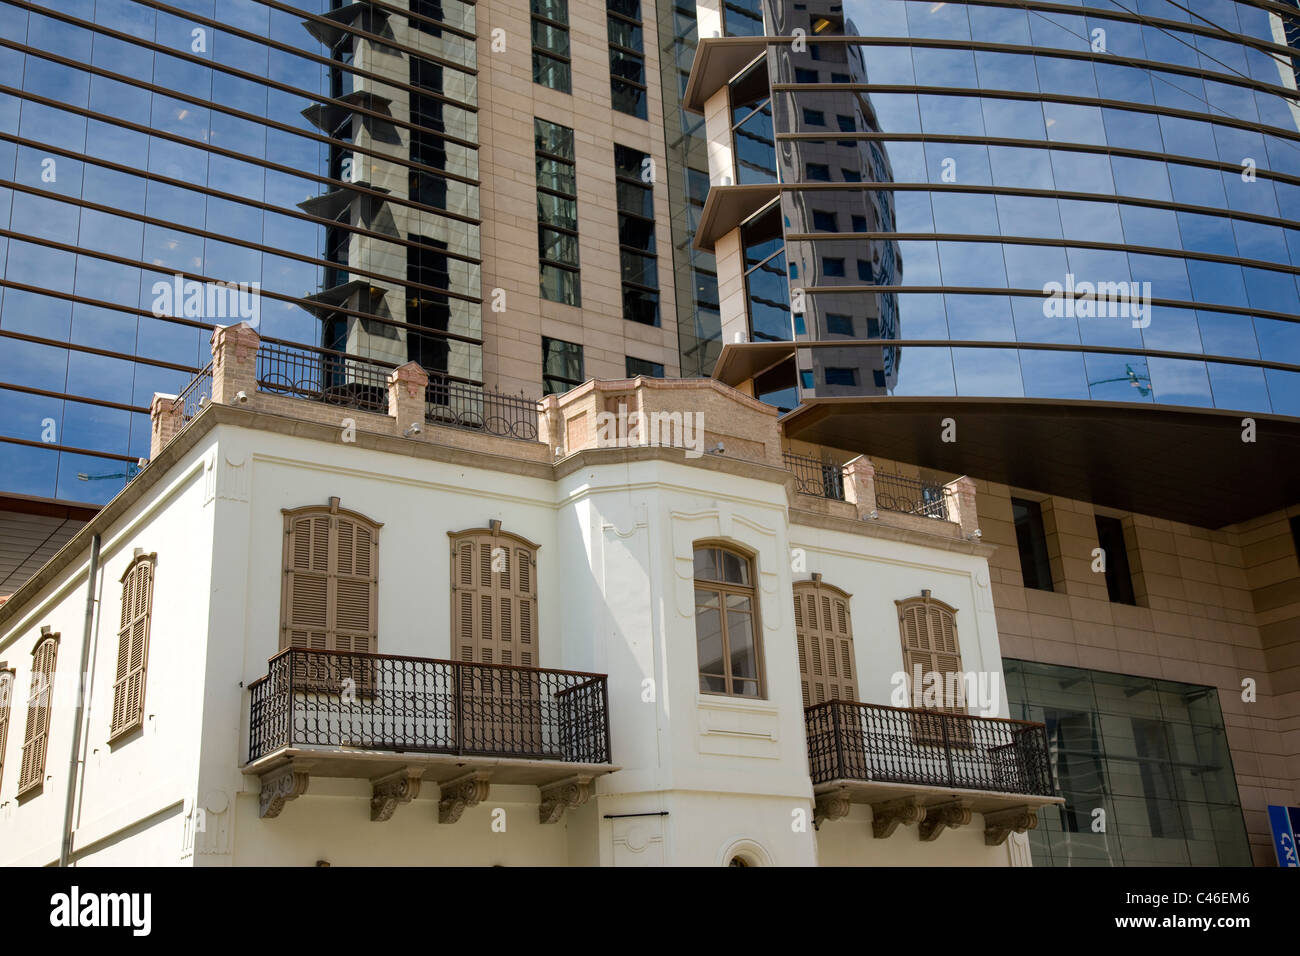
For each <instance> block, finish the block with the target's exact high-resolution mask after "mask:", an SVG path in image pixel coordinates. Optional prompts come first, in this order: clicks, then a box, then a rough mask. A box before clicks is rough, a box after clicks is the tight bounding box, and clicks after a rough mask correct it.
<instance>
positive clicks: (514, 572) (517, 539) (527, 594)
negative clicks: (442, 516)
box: [447, 521, 542, 668]
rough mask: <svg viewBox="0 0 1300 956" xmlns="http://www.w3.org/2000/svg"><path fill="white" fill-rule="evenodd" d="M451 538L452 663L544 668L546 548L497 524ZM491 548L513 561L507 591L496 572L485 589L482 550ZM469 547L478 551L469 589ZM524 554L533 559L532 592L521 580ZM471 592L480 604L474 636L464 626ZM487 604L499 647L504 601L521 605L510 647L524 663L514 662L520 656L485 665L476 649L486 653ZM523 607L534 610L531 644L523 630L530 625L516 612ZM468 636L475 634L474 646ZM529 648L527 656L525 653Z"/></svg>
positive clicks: (474, 607) (473, 607) (473, 609)
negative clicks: (465, 559) (542, 568)
mask: <svg viewBox="0 0 1300 956" xmlns="http://www.w3.org/2000/svg"><path fill="white" fill-rule="evenodd" d="M447 538H448V541H449V546H450V549H451V560H450V562H449V564H450V571H451V581H450V583H451V602H450V603H451V647H450V654H451V659H452V660H454V661H459V662H462V663H469V664H498V665H502V666H507V667H531V668H539V667H541V621H540V619H539V615H540V610H541V608H540V605H541V600H540V596H541V590H540V588H539V586H538V579H537V575H538V571H539V562H538V559H537V555H538V552H539V551H540V550H541V547H542V546H541V545H539V544H536V543H535V542H533V541H530V540H528V539H527V538H525V537H523V536H522V535H519V534H515V533H514V532H511V531H505V530H502V528H501V523H500V522H499V521H494V522H492V523H491V524H490V525H489V526H488V527H486V528H466V529H464V530H463V531H448V532H447ZM485 544H490V546H491V547H493V548H496V547H501V548H504V549H505V552H506V554H507V555H508V557H507V564H506V572H505V573H506V574H507V575H509V586H508V587H507V588H503V587H502V586H501V580H500V572H496V571H493V572H492V581H491V582H489V583H488V584H486V585H485V584H484V582H483V580H482V573H481V572H482V553H481V549H482V547H483V546H484V545H485ZM466 545H470V546H472V547H473V549H474V551H473V553H472V555H471V557H470V560H471V562H473V563H472V564H471V565H470V567H469V570H470V574H469V581H468V582H467V583H466V582H465V573H464V572H465V570H466V567H465V565H464V564H463V563H462V554H463V551H462V549H463V548H464V547H465V546H466ZM521 553H523V554H525V555H526V556H527V561H528V569H529V570H528V586H527V587H521V586H520V575H519V573H518V569H519V567H520V564H519V560H520V554H521ZM490 554H491V552H489V557H490ZM466 591H467V592H469V593H470V594H471V595H473V596H475V597H477V598H478V600H477V601H471V604H470V608H469V611H470V621H469V629H468V631H467V630H466V622H465V620H464V613H463V612H464V607H463V597H462V592H466ZM484 598H488V599H489V600H491V602H492V603H491V615H492V617H491V621H492V624H490V625H489V626H490V627H492V628H494V634H493V636H492V638H491V639H492V640H493V641H496V642H500V641H501V637H500V635H501V630H500V627H499V625H500V623H501V622H502V621H503V620H504V618H503V615H502V614H501V608H502V604H501V601H502V599H503V598H508V599H509V600H511V601H513V602H520V603H517V604H515V605H512V611H511V618H510V622H511V623H510V633H511V637H510V638H509V639H508V642H509V643H511V644H512V645H513V647H512V648H510V649H511V650H512V651H513V650H518V657H519V659H518V660H516V659H514V656H512V658H511V660H509V661H503V660H495V659H494V660H491V661H483V660H479V657H480V656H481V654H478V653H475V650H476V649H477V650H480V651H481V650H482V648H481V646H480V645H481V639H482V625H483V616H482V606H483V599H484ZM523 602H526V604H527V606H528V607H529V608H530V610H529V613H528V615H527V618H528V620H529V622H530V628H529V635H530V639H529V640H524V637H523V628H522V626H521V625H522V622H523V621H524V619H525V615H524V614H522V613H518V612H517V611H516V610H515V608H517V607H522V606H523ZM476 625H477V630H476ZM467 633H468V634H470V641H469V644H468V645H467V644H466V642H465V641H464V640H463V639H462V638H463V636H464V635H465V634H467ZM525 645H528V649H527V650H526V651H525V650H524V646H525ZM467 646H468V649H469V652H470V656H469V657H466V656H465V651H466V649H467ZM526 653H527V654H531V656H532V660H531V661H530V662H527V663H526V662H524V660H523V657H524V655H525V654H526ZM492 656H493V657H494V658H496V657H498V656H499V655H497V654H495V653H494V654H493V655H492Z"/></svg>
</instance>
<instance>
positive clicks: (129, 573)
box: [108, 549, 158, 744]
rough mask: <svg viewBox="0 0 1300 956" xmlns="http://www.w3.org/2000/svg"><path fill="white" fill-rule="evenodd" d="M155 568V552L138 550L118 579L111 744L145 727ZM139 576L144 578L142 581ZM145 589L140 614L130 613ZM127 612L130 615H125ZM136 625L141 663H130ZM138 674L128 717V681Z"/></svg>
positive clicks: (156, 562) (132, 654) (129, 685)
mask: <svg viewBox="0 0 1300 956" xmlns="http://www.w3.org/2000/svg"><path fill="white" fill-rule="evenodd" d="M157 567H158V552H156V551H155V552H152V553H150V554H145V553H144V552H143V551H140V550H138V549H137V551H136V553H135V555H134V556H133V557H132V558H131V562H130V563H129V564H128V565H127V566H126V570H124V571H123V572H122V576H121V577H120V578H118V583H119V584H121V585H122V605H121V613H120V625H119V627H118V631H117V670H116V673H115V674H114V677H113V709H112V711H111V713H110V716H109V727H108V742H109V743H110V744H111V743H114V742H116V741H118V740H120V739H121V738H123V737H125V736H126V735H128V734H130V733H132V732H133V731H136V730H139V729H140V728H141V727H143V726H144V701H145V691H146V689H147V687H148V683H149V637H150V632H151V631H152V627H153V595H154V579H155V574H156V572H157ZM140 579H143V581H141V580H140ZM142 584H143V585H144V586H146V587H147V588H148V593H147V596H146V598H145V603H144V606H143V608H142V609H141V610H140V612H139V613H133V612H132V610H131V609H132V605H134V604H136V603H138V594H139V592H138V590H133V587H134V588H136V589H138V588H140V587H141V585H142ZM128 613H130V615H131V616H130V617H129V618H128V616H127V615H128ZM137 626H139V627H140V628H141V630H142V633H141V635H140V651H139V659H140V663H139V664H138V665H134V664H133V663H132V661H133V659H134V658H135V656H136V655H135V654H134V653H133V650H134V638H133V632H134V630H135V628H136V627H137ZM137 674H138V675H139V687H138V690H137V696H136V712H135V714H134V715H133V716H130V717H129V718H128V716H127V714H126V709H127V706H128V704H129V702H130V697H131V681H132V678H134V677H135V676H136V675H137Z"/></svg>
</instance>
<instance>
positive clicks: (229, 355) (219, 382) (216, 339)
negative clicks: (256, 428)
mask: <svg viewBox="0 0 1300 956" xmlns="http://www.w3.org/2000/svg"><path fill="white" fill-rule="evenodd" d="M261 344H262V337H261V336H260V335H258V334H257V332H256V330H254V328H253V327H252V326H251V325H249V324H248V323H247V322H240V323H239V324H238V325H226V326H222V327H221V328H219V329H216V330H214V331H213V333H212V401H214V402H216V403H217V404H218V405H234V404H236V401H235V396H236V395H238V394H239V393H240V392H244V393H245V394H246V395H247V396H248V397H249V398H252V397H253V396H254V395H255V394H256V393H257V349H258V347H259V346H260V345H261Z"/></svg>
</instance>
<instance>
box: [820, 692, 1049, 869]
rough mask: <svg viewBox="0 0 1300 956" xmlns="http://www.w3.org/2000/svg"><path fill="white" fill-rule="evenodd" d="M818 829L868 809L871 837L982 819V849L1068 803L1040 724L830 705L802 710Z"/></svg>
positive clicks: (934, 834)
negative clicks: (975, 816)
mask: <svg viewBox="0 0 1300 956" xmlns="http://www.w3.org/2000/svg"><path fill="white" fill-rule="evenodd" d="M805 721H806V724H807V733H808V760H809V764H810V772H811V775H812V781H813V791H814V793H815V794H816V811H815V815H814V822H815V824H816V825H817V826H818V827H820V826H821V824H822V822H824V821H825V820H834V819H838V818H840V817H843V816H845V815H847V814H848V812H849V808H850V806H851V804H854V803H866V804H870V805H871V810H872V832H873V835H874V836H876V837H877V838H882V839H883V838H885V837H888V836H890V835H891V834H892V833H893V832H894V831H895V830H896V829H897V828H898V827H899V826H900V825H907V824H913V823H915V824H917V825H918V830H919V833H920V837H921V839H922V840H925V841H929V840H934V839H937V838H938V836H939V834H940V833H942V832H943V831H944V830H945V829H951V828H954V827H958V826H962V825H965V824H967V823H970V821H971V815H972V813H980V814H982V815H983V817H984V842H985V843H986V844H987V845H989V846H998V845H1000V844H1002V843H1004V842H1005V841H1006V839H1007V836H1008V835H1009V834H1011V833H1012V832H1016V833H1023V832H1025V831H1026V830H1032V829H1034V828H1035V827H1036V826H1037V825H1038V813H1037V810H1038V807H1040V806H1043V805H1044V804H1057V803H1063V802H1064V800H1063V799H1062V798H1061V797H1059V796H1057V793H1056V786H1055V784H1054V783H1053V780H1052V767H1051V762H1050V759H1049V757H1048V751H1047V732H1046V729H1045V727H1044V726H1043V725H1042V724H1038V723H1030V722H1027V721H1021V720H1005V719H1001V718H994V717H971V716H967V715H958V714H949V713H943V712H940V711H933V710H924V709H921V708H905V707H885V706H881V705H877V704H860V703H853V702H849V701H841V700H833V701H829V702H827V703H824V704H814V705H813V706H811V707H808V708H807V709H806V711H805Z"/></svg>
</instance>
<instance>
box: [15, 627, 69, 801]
mask: <svg viewBox="0 0 1300 956" xmlns="http://www.w3.org/2000/svg"><path fill="white" fill-rule="evenodd" d="M59 639H60V635H58V634H52V633H50V632H49V631H45V632H43V633H42V634H41V637H40V639H39V640H37V642H36V644H35V645H34V646H33V647H32V672H31V682H30V683H29V684H28V690H27V720H26V725H25V726H24V728H23V750H22V759H21V763H20V764H19V768H18V799H19V800H23V799H26V798H27V797H34V796H36V795H37V794H39V793H40V792H41V791H42V790H43V789H44V788H45V762H46V758H47V757H49V753H50V714H51V713H52V712H53V700H54V677H55V675H56V674H57V673H58V662H59ZM46 648H48V649H49V652H48V655H47V656H46V660H47V661H48V666H46V664H45V663H43V662H42V657H41V654H42V651H43V650H44V649H46ZM42 702H43V705H42ZM38 725H39V729H38ZM38 743H39V745H40V762H39V763H38V764H37V763H33V762H32V761H31V759H30V756H29V754H30V750H31V748H32V746H33V745H35V744H38Z"/></svg>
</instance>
